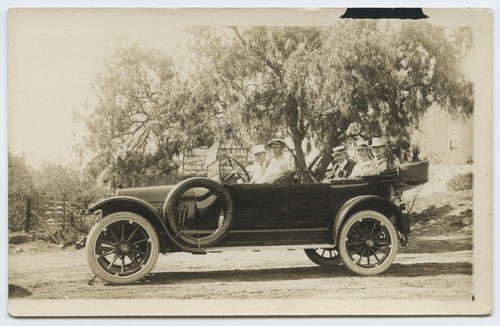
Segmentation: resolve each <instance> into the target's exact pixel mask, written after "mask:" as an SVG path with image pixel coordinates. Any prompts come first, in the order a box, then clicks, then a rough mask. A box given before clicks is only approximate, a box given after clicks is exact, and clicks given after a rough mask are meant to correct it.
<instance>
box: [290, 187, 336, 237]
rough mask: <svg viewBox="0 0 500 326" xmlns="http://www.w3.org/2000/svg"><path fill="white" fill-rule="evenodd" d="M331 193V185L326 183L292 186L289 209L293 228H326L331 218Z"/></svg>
mask: <svg viewBox="0 0 500 326" xmlns="http://www.w3.org/2000/svg"><path fill="white" fill-rule="evenodd" d="M330 192H331V190H330V185H329V184H325V183H302V184H292V185H291V189H290V207H289V212H290V213H289V215H290V217H289V218H290V224H291V227H292V228H299V227H302V228H304V227H305V228H307V227H311V228H315V227H324V226H326V225H327V224H328V222H329V219H330V217H331V216H330V215H331V208H330Z"/></svg>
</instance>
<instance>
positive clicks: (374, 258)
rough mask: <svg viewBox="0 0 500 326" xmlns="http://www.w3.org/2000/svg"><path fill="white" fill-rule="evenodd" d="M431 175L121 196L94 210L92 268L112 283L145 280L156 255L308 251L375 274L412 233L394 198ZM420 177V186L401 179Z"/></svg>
mask: <svg viewBox="0 0 500 326" xmlns="http://www.w3.org/2000/svg"><path fill="white" fill-rule="evenodd" d="M427 169H428V163H427V162H422V163H418V164H414V165H408V166H405V167H403V168H401V167H400V168H398V169H397V171H396V172H397V173H396V174H394V175H393V176H392V177H389V176H388V175H385V176H377V177H373V178H368V177H367V178H364V179H361V180H345V179H344V180H340V181H333V182H330V183H296V182H293V178H286V179H287V180H286V181H285V180H284V179H282V180H281V181H278V182H276V183H275V184H245V183H235V184H230V183H227V182H225V181H224V180H223V181H222V182H217V181H214V180H211V179H207V178H203V177H195V178H190V179H187V180H184V181H182V182H181V183H179V184H177V185H171V186H156V187H145V188H128V189H119V190H117V192H116V196H115V197H111V198H108V199H105V200H103V201H101V202H99V203H97V204H96V205H94V206H93V207H92V208H91V209H90V211H91V212H100V214H101V216H102V219H101V220H100V221H99V222H98V223H97V224H96V225H95V226H94V227H93V228H92V230H91V231H90V233H89V235H88V237H87V242H86V246H87V259H88V262H89V265H90V267H91V269H92V271H93V272H94V273H95V274H96V275H97V276H98V277H99V278H101V279H102V280H104V281H106V282H109V283H113V284H125V283H131V282H135V281H137V280H140V279H142V278H143V277H144V276H146V275H147V273H149V272H150V271H151V269H152V268H153V266H154V264H155V262H156V259H157V256H158V254H159V253H160V252H161V253H167V252H191V253H194V254H204V253H208V252H210V251H221V250H225V249H229V248H233V249H234V248H241V249H256V248H257V249H258V248H265V247H280V248H286V249H290V248H293V249H297V248H299V249H305V251H306V254H307V256H308V257H309V258H310V259H311V260H312V261H314V262H315V263H317V264H319V265H336V264H339V263H344V265H345V266H346V267H348V268H349V269H350V270H352V271H353V272H355V273H357V274H360V275H375V274H379V273H381V272H383V271H385V270H386V269H387V268H388V267H389V266H390V265H391V264H392V262H393V260H394V258H395V256H396V253H397V247H398V245H399V244H403V245H405V244H406V242H407V235H408V234H409V233H410V226H409V223H408V220H407V217H406V215H405V214H404V212H403V211H402V209H401V208H400V207H399V206H398V205H396V204H395V203H393V202H392V201H391V199H392V198H393V193H394V191H398V190H404V189H409V188H411V187H415V186H417V185H420V184H422V183H424V182H426V181H427ZM415 171H418V173H417V174H416V175H417V176H418V178H412V177H406V178H404V177H402V175H403V176H404V175H406V176H411V175H412V174H413V176H415ZM422 171H424V172H422ZM226 181H227V180H226Z"/></svg>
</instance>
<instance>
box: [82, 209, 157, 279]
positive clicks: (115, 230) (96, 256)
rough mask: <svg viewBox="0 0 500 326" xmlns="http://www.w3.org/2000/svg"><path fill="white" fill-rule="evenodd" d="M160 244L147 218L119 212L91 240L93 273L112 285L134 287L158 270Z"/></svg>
mask: <svg viewBox="0 0 500 326" xmlns="http://www.w3.org/2000/svg"><path fill="white" fill-rule="evenodd" d="M159 251H160V244H159V239H158V235H157V233H156V230H155V229H154V227H153V226H152V225H151V223H149V222H148V220H146V219H145V218H144V217H142V216H140V215H137V214H135V213H131V212H117V213H113V214H110V215H108V216H106V217H105V218H103V219H102V220H101V221H100V222H99V223H97V224H96V225H94V227H93V228H92V230H91V231H90V233H89V236H88V240H87V260H88V263H89V266H90V269H91V270H92V272H94V274H95V275H96V276H97V277H99V278H100V279H101V280H103V281H105V282H108V283H111V284H126V283H132V282H135V281H137V280H140V279H142V278H143V277H145V276H146V275H147V274H148V273H149V272H150V271H151V269H152V268H153V267H154V265H155V263H156V260H157V258H158V254H159Z"/></svg>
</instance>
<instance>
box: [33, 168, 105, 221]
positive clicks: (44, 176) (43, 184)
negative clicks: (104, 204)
mask: <svg viewBox="0 0 500 326" xmlns="http://www.w3.org/2000/svg"><path fill="white" fill-rule="evenodd" d="M35 176H36V180H37V181H36V189H37V192H38V193H39V194H40V195H42V196H43V198H41V200H40V201H41V202H43V203H44V204H45V205H47V203H48V200H49V199H50V198H51V199H52V200H54V201H60V202H64V203H65V205H67V206H66V214H67V218H69V219H70V221H71V223H70V224H71V225H72V226H74V227H76V228H82V230H83V219H84V217H85V213H86V211H87V209H88V208H89V206H90V205H91V204H93V203H96V202H97V201H99V200H101V199H103V198H106V197H109V195H111V193H110V191H109V189H108V188H106V187H104V186H102V185H100V183H99V182H98V180H96V179H95V178H94V177H92V176H91V174H90V172H89V171H88V170H87V171H83V172H82V171H80V170H77V169H74V168H71V167H64V166H61V165H58V164H48V165H45V166H43V167H42V169H41V170H40V171H37V172H36V173H35Z"/></svg>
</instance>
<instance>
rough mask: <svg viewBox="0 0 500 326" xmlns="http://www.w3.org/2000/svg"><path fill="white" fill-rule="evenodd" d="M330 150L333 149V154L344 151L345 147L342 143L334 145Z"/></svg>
mask: <svg viewBox="0 0 500 326" xmlns="http://www.w3.org/2000/svg"><path fill="white" fill-rule="evenodd" d="M332 150H333V155H335V154H339V153H344V152H345V147H344V145H340V146H337V147H334V148H333V149H332Z"/></svg>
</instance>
